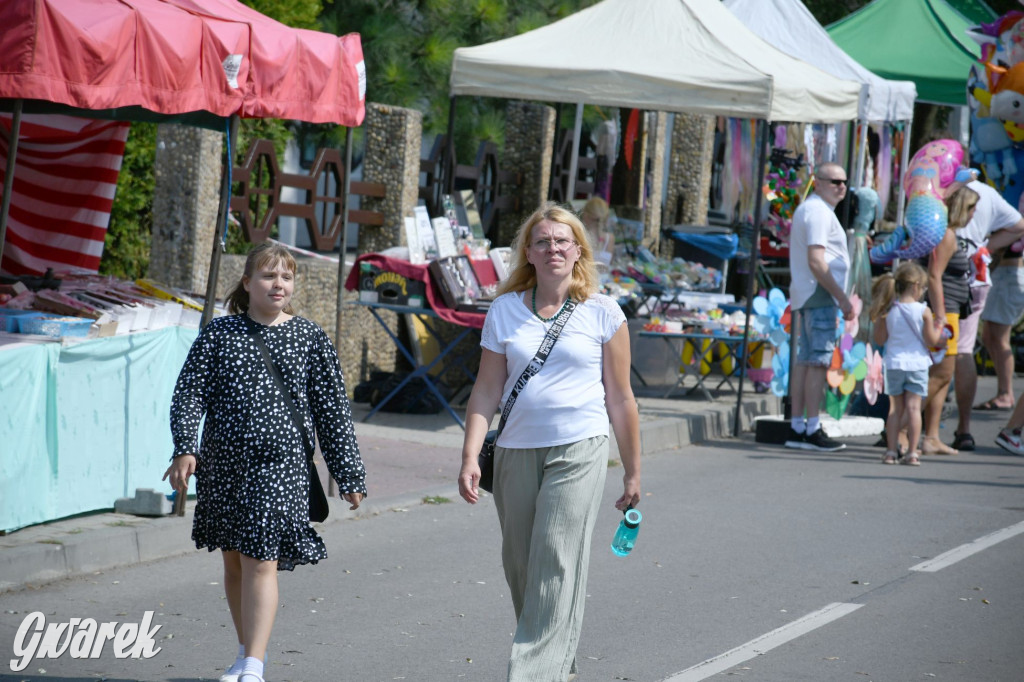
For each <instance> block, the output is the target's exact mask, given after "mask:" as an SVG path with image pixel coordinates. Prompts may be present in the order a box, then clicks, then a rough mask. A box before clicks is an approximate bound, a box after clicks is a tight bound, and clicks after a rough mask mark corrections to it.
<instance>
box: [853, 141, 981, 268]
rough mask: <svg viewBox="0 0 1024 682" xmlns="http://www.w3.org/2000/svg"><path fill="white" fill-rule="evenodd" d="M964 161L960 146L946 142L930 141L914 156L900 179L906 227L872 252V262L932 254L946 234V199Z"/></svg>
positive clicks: (894, 232)
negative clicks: (905, 206)
mask: <svg viewBox="0 0 1024 682" xmlns="http://www.w3.org/2000/svg"><path fill="white" fill-rule="evenodd" d="M963 158H964V149H963V147H961V146H960V143H959V142H957V141H956V140H948V139H944V140H935V141H933V142H929V143H927V144H926V145H924V146H923V147H921V149H919V150H918V151H917V153H916V154H914V158H913V159H911V161H910V165H909V166H907V173H906V175H905V176H904V179H903V191H904V192H906V194H907V208H906V215H905V216H904V218H905V220H904V222H905V225H902V226H900V227H899V228H897V229H896V230H894V231H893V233H892V234H891V235H890V237H889V239H887V240H886V241H884V242H882V243H881V244H878V245H876V246H874V247H873V248H872V249H871V251H870V258H871V262H872V263H876V264H885V263H889V262H892V260H893V259H894V258H899V259H902V260H907V259H917V258H924V257H925V256H927V255H928V254H929V253H931V252H932V250H933V249H934V248H935V247H936V245H938V243H939V241H941V240H942V237H943V235H944V234H945V233H946V225H947V223H948V220H949V215H948V212H947V210H946V203H945V199H946V196H947V195H948V194H951V193H952V191H953V190H954V189H956V187H957V186H958V185H956V184H955V183H956V182H958V181H957V172H958V171H959V170H960V164H961V162H962V161H963ZM961 177H963V176H961ZM960 182H962V181H960Z"/></svg>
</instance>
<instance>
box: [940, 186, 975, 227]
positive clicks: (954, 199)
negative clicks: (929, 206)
mask: <svg viewBox="0 0 1024 682" xmlns="http://www.w3.org/2000/svg"><path fill="white" fill-rule="evenodd" d="M978 199H980V197H979V196H978V193H977V192H975V191H974V190H973V189H971V188H970V187H961V188H959V189H957V190H956V191H955V192H953V193H952V194H950V195H949V196H948V197H946V207H947V208H948V209H949V221H948V222H947V223H946V227H947V228H948V229H950V230H955V229H956V228H958V227H963V226H964V225H966V224H967V223H969V222H971V209H972V208H973V207H974V206H976V205H977V204H978Z"/></svg>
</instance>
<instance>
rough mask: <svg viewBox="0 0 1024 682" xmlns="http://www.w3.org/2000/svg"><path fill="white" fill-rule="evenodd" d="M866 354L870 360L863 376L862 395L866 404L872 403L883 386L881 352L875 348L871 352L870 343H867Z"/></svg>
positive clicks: (875, 400)
mask: <svg viewBox="0 0 1024 682" xmlns="http://www.w3.org/2000/svg"><path fill="white" fill-rule="evenodd" d="M867 355H868V357H869V358H870V360H869V362H868V363H867V365H868V373H867V375H866V376H865V377H864V397H865V398H866V399H867V401H868V404H870V405H874V404H875V403H876V402H877V401H878V396H879V395H880V394H881V393H882V389H883V388H884V386H885V380H884V377H883V372H882V354H881V353H879V352H878V351H877V350H876V351H874V352H872V350H871V345H870V344H868V349H867Z"/></svg>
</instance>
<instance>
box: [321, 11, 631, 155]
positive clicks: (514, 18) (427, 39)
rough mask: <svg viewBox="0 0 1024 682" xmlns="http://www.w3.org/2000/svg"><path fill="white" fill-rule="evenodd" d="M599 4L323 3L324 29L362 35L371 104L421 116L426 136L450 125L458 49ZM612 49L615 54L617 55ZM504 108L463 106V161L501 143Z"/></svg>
mask: <svg viewBox="0 0 1024 682" xmlns="http://www.w3.org/2000/svg"><path fill="white" fill-rule="evenodd" d="M595 2H597V0H516V1H515V2H512V1H511V0H324V12H323V14H322V15H321V29H322V30H325V31H328V32H330V33H336V34H338V35H342V34H345V33H352V32H356V33H359V34H360V36H361V38H362V43H363V54H364V57H365V60H366V83H367V84H366V97H367V100H368V101H373V102H383V103H385V104H393V105H395V106H401V107H407V108H411V109H418V110H420V111H422V112H423V129H424V132H425V133H428V134H436V133H444V132H445V131H446V129H447V125H448V106H449V89H448V81H449V76H450V74H451V64H452V56H453V54H454V52H455V49H456V48H458V47H466V46H472V45H480V44H482V43H487V42H491V41H494V40H499V39H501V38H508V37H511V36H515V35H519V34H520V33H525V32H526V31H531V30H533V29H535V28H540V27H541V26H545V25H547V24H550V23H552V22H553V21H557V20H558V19H562V18H564V17H566V16H568V15H570V14H572V13H573V12H577V11H579V10H580V9H583V8H585V7H588V6H590V5H593V4H595ZM609 49H612V48H611V47H610V48H609ZM504 108H505V102H504V101H502V100H495V99H492V98H469V97H462V98H459V100H458V103H457V109H456V116H455V140H456V143H457V144H458V145H459V146H458V148H457V156H458V157H459V158H468V157H469V156H471V155H472V154H473V153H475V151H476V145H477V144H478V143H479V142H480V141H482V140H490V141H493V142H496V143H498V144H499V145H500V144H501V143H502V141H503V139H504Z"/></svg>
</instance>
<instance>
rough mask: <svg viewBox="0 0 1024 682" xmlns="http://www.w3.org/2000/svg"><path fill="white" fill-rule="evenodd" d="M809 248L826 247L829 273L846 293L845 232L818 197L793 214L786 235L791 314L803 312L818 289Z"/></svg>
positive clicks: (800, 206)
mask: <svg viewBox="0 0 1024 682" xmlns="http://www.w3.org/2000/svg"><path fill="white" fill-rule="evenodd" d="M810 246H824V247H825V264H826V265H827V266H828V271H829V272H830V273H831V274H832V279H834V280H835V281H836V284H838V285H839V288H840V289H842V290H843V291H846V277H847V273H848V272H849V270H850V253H849V251H847V248H846V231H845V230H843V226H842V225H840V224H839V218H837V217H836V212H835V211H834V210H833V209H832V207H831V206H829V205H828V204H827V203H826V202H825V200H824V199H822V198H821V197H820V196H818V195H817V194H811V195H810V196H809V197H807V199H806V200H805V201H804V202H803V203H802V204H800V205H799V206H798V207H797V209H796V212H794V213H793V226H792V229H791V230H790V233H789V272H790V275H791V280H790V284H789V299H790V303H791V305H792V306H793V310H799V309H800V308H803V307H804V306H805V305H806V304H807V303H808V302H809V301H810V299H811V296H813V295H814V293H815V290H817V288H818V280H817V279H815V278H814V274H813V273H812V272H811V267H810V265H809V264H808V261H807V248H808V247H810ZM815 298H816V299H817V298H818V297H815ZM829 298H831V297H829ZM834 304H835V302H833V303H832V305H834ZM810 307H824V306H823V305H812V306H810Z"/></svg>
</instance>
